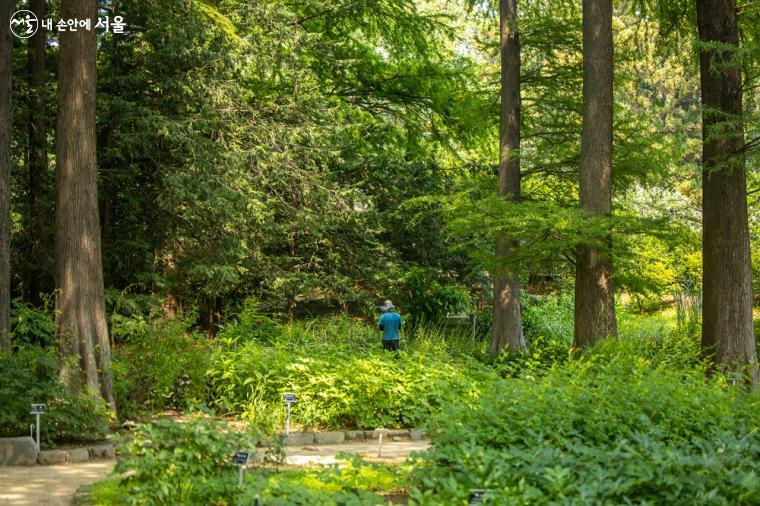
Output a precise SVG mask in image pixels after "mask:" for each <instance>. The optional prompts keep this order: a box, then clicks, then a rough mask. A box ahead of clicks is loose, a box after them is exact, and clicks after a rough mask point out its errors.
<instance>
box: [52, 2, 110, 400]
mask: <svg viewBox="0 0 760 506" xmlns="http://www.w3.org/2000/svg"><path fill="white" fill-rule="evenodd" d="M61 16H62V17H63V19H73V18H77V19H88V18H89V19H91V20H93V26H94V25H95V23H96V22H97V2H96V0H63V1H62V2H61ZM96 44H97V41H96V32H95V30H94V29H93V30H90V31H87V30H79V31H76V32H69V31H67V32H62V33H61V35H60V66H59V84H58V123H57V142H56V155H57V156H56V158H57V164H58V166H57V170H56V187H57V200H56V224H55V247H56V285H57V289H58V295H57V298H56V309H57V312H56V332H57V334H58V336H59V337H60V340H61V343H62V349H63V352H64V353H65V354H66V355H70V356H72V357H74V358H75V359H76V360H77V362H78V365H79V370H77V368H75V367H71V366H69V365H66V366H64V368H63V370H62V376H63V379H64V380H65V381H66V382H67V384H68V385H69V387H70V388H71V389H73V390H78V389H81V388H86V389H88V390H89V391H90V392H91V393H94V394H97V393H100V395H102V396H103V398H105V400H106V401H108V403H109V405H110V406H111V408H112V409H115V407H116V406H115V402H114V396H113V386H112V381H111V344H110V342H109V339H108V326H107V323H106V314H105V300H104V294H103V267H102V263H101V255H100V223H99V216H98V182H97V176H98V168H97V159H96V150H95V105H96V104H95V90H96V51H97V49H96Z"/></svg>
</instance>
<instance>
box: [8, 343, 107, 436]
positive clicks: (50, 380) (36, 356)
mask: <svg viewBox="0 0 760 506" xmlns="http://www.w3.org/2000/svg"><path fill="white" fill-rule="evenodd" d="M59 370H60V360H59V358H58V356H57V354H56V353H55V352H53V351H52V350H50V349H44V348H38V347H35V346H28V347H19V348H17V349H16V351H15V352H14V353H12V354H10V353H0V378H1V379H2V381H0V436H2V437H6V436H25V435H28V434H29V424H31V423H32V422H33V421H34V418H33V417H32V416H31V415H29V408H30V404H32V403H44V404H46V405H47V407H46V410H45V415H44V416H43V417H42V424H41V428H42V430H41V433H40V439H41V440H42V443H43V444H44V445H45V446H51V445H52V444H53V443H54V442H60V443H63V442H78V441H96V440H100V439H103V438H104V436H105V434H106V433H107V431H108V418H109V412H108V410H107V408H106V406H105V403H104V402H102V401H101V400H99V399H97V398H94V397H91V396H87V395H73V394H71V393H69V392H68V390H67V389H66V388H65V387H64V386H63V385H62V384H61V383H59V382H58V371H59Z"/></svg>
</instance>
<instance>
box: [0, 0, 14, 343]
mask: <svg viewBox="0 0 760 506" xmlns="http://www.w3.org/2000/svg"><path fill="white" fill-rule="evenodd" d="M14 3H15V2H13V1H11V0H0V350H9V349H10V347H11V342H10V323H11V249H10V248H11V111H12V108H11V85H12V78H11V73H12V69H13V39H12V38H11V31H10V30H9V29H8V28H9V26H10V22H11V15H12V14H13V6H14Z"/></svg>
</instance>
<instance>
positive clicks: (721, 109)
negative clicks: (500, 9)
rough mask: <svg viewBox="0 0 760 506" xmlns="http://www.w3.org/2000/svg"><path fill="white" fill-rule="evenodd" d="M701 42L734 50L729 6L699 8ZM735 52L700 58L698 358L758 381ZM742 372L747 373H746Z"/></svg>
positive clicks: (700, 4) (732, 4) (728, 0)
mask: <svg viewBox="0 0 760 506" xmlns="http://www.w3.org/2000/svg"><path fill="white" fill-rule="evenodd" d="M697 24H698V27H699V38H700V39H701V40H702V41H703V42H720V43H722V44H728V45H730V46H732V47H735V48H736V47H738V44H739V37H738V32H737V25H736V1H735V0H697ZM733 55H734V51H731V50H725V51H716V50H714V49H707V48H702V49H701V51H700V75H701V85H702V141H703V144H702V270H703V273H704V274H703V276H704V279H703V284H704V287H703V289H704V298H703V309H702V312H703V315H702V350H703V351H704V353H705V354H706V355H709V356H712V357H713V358H714V360H715V362H716V363H717V365H718V366H719V367H721V368H723V369H726V370H739V369H744V372H745V373H746V374H747V377H748V379H749V380H750V381H752V382H756V381H757V379H758V370H757V356H756V353H755V338H754V329H753V327H752V268H751V262H750V244H749V224H748V221H747V181H746V168H745V160H744V125H743V121H742V77H741V72H740V70H739V66H738V65H737V64H736V63H732V62H731V59H732V57H733ZM747 366H748V369H745V367H747Z"/></svg>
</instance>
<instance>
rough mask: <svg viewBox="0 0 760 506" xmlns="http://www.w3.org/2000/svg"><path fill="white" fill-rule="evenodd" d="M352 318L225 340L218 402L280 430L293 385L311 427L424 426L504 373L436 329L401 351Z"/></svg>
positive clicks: (218, 359)
mask: <svg viewBox="0 0 760 506" xmlns="http://www.w3.org/2000/svg"><path fill="white" fill-rule="evenodd" d="M349 322H350V321H348V320H344V319H339V318H333V319H327V320H324V321H323V322H321V324H319V325H317V324H314V323H312V324H311V326H306V327H293V328H291V330H290V331H289V332H287V333H285V334H284V335H283V336H282V337H281V338H280V339H281V340H280V341H278V342H274V343H272V344H270V345H263V344H261V343H260V342H258V341H254V340H252V341H244V340H242V339H238V340H233V339H223V341H224V342H223V343H221V344H220V346H219V347H217V348H216V349H215V351H214V356H213V358H212V363H211V367H210V368H209V372H208V377H209V383H210V388H211V390H210V397H211V399H212V402H213V405H214V406H216V407H217V409H219V410H220V411H221V412H223V413H234V414H237V415H240V416H242V417H244V418H246V419H248V420H249V421H252V422H255V423H256V424H259V425H261V426H265V427H267V428H268V429H270V430H279V428H280V427H281V424H282V413H283V409H282V402H281V399H282V393H283V392H286V391H288V392H294V393H296V394H297V395H298V404H296V405H295V406H294V409H293V422H294V423H295V424H297V425H299V426H303V427H306V428H310V427H316V428H346V427H359V428H375V427H378V426H385V427H416V426H421V425H423V424H425V423H426V422H427V421H428V419H429V418H430V417H431V416H432V415H433V414H435V413H438V412H441V411H445V410H446V409H447V408H448V406H450V405H452V404H455V403H465V404H472V403H474V402H476V401H477V398H478V396H479V391H480V390H481V389H482V388H483V386H484V385H485V384H486V383H488V382H489V381H493V380H494V379H495V378H496V376H495V374H494V373H492V372H491V371H489V370H488V369H487V368H486V367H484V366H483V365H481V364H479V363H478V362H477V361H476V360H475V359H473V358H471V357H468V356H465V355H457V356H453V355H451V354H450V353H448V352H447V351H446V350H445V349H444V348H443V347H441V346H439V344H437V343H436V341H435V339H434V338H432V336H431V335H430V333H429V332H422V335H420V336H419V337H410V339H409V342H410V344H409V346H410V348H411V349H410V350H409V351H408V352H401V353H400V354H399V356H396V355H394V354H390V353H386V352H384V351H382V349H381V347H380V335H379V333H378V332H377V331H375V330H374V329H372V327H369V326H367V325H366V324H363V323H349Z"/></svg>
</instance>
